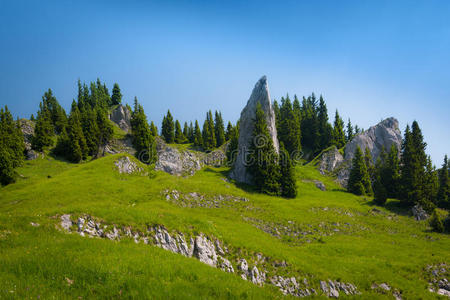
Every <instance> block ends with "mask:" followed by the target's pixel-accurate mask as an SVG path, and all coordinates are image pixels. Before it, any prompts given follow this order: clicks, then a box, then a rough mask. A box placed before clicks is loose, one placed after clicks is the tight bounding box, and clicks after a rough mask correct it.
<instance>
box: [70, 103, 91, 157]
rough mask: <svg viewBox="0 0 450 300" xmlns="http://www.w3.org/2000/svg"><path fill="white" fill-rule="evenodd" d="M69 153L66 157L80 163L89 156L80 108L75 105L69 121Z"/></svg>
mask: <svg viewBox="0 0 450 300" xmlns="http://www.w3.org/2000/svg"><path fill="white" fill-rule="evenodd" d="M67 128H68V130H67V131H68V132H67V135H68V145H67V150H68V153H67V154H66V157H67V159H68V160H70V161H72V162H80V161H81V160H83V159H86V157H87V154H88V148H87V145H86V139H85V138H84V135H83V129H82V128H81V116H80V111H79V110H78V106H77V105H76V104H75V103H73V104H72V111H71V112H70V116H69V121H68V127H67Z"/></svg>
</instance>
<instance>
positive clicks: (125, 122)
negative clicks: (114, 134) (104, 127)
mask: <svg viewBox="0 0 450 300" xmlns="http://www.w3.org/2000/svg"><path fill="white" fill-rule="evenodd" d="M109 119H110V120H111V121H113V122H114V123H116V124H117V125H118V126H119V127H120V129H122V130H123V131H125V132H130V131H131V112H130V110H129V109H128V108H127V107H126V106H123V105H122V104H120V105H119V106H117V108H116V109H114V110H113V111H112V112H111V114H110V115H109Z"/></svg>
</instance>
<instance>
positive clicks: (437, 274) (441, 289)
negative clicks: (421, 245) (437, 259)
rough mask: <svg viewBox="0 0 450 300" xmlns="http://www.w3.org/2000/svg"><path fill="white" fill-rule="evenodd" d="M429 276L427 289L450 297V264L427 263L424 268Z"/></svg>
mask: <svg viewBox="0 0 450 300" xmlns="http://www.w3.org/2000/svg"><path fill="white" fill-rule="evenodd" d="M426 272H427V273H428V278H429V282H428V285H429V288H428V290H429V291H430V292H432V293H436V294H438V295H441V296H447V297H449V298H450V281H449V280H448V278H450V277H449V276H450V266H449V265H447V264H446V263H441V264H436V265H429V266H427V268H426Z"/></svg>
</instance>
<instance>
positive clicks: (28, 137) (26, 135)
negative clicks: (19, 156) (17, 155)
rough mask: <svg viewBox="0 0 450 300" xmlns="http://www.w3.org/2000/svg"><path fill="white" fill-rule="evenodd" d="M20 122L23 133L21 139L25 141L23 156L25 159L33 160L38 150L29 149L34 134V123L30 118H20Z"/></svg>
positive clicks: (37, 154)
mask: <svg viewBox="0 0 450 300" xmlns="http://www.w3.org/2000/svg"><path fill="white" fill-rule="evenodd" d="M19 123H20V129H21V130H22V134H23V141H24V143H25V157H26V159H27V160H33V159H36V158H38V157H39V152H36V151H34V150H33V149H31V141H32V139H33V136H34V126H35V123H34V122H33V121H30V120H26V119H21V120H20V121H19Z"/></svg>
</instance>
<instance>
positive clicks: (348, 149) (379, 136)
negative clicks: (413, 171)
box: [318, 118, 402, 187]
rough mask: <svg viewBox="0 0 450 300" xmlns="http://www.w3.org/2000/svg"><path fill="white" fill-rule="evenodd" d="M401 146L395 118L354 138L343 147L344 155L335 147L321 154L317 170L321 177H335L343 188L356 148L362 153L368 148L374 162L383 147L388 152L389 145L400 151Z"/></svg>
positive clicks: (400, 137)
mask: <svg viewBox="0 0 450 300" xmlns="http://www.w3.org/2000/svg"><path fill="white" fill-rule="evenodd" d="M401 144H402V135H401V132H400V130H399V128H398V121H397V119H395V118H388V119H386V120H383V121H381V122H380V123H378V124H377V125H375V126H372V127H370V128H369V129H368V130H367V131H364V132H363V133H360V134H358V135H357V136H355V137H354V138H353V139H352V140H351V141H350V142H349V143H348V144H347V145H346V146H345V148H344V153H345V154H344V155H342V154H341V153H340V152H339V150H338V149H336V147H332V148H331V149H330V150H328V151H326V152H324V153H322V154H321V156H320V157H319V163H318V169H319V171H320V173H322V174H323V175H324V174H332V175H336V176H337V181H338V182H339V183H340V184H341V185H342V186H344V187H345V186H347V182H348V178H349V176H350V169H351V164H352V159H353V157H354V155H355V150H356V148H357V147H358V146H359V147H360V148H361V150H362V151H364V150H365V149H366V148H368V149H369V150H370V153H371V155H372V158H373V160H374V162H376V160H377V159H378V157H379V156H380V153H381V150H382V149H383V147H384V148H385V150H386V151H389V149H390V148H391V145H395V146H396V147H397V149H398V150H399V151H400V147H401Z"/></svg>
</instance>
